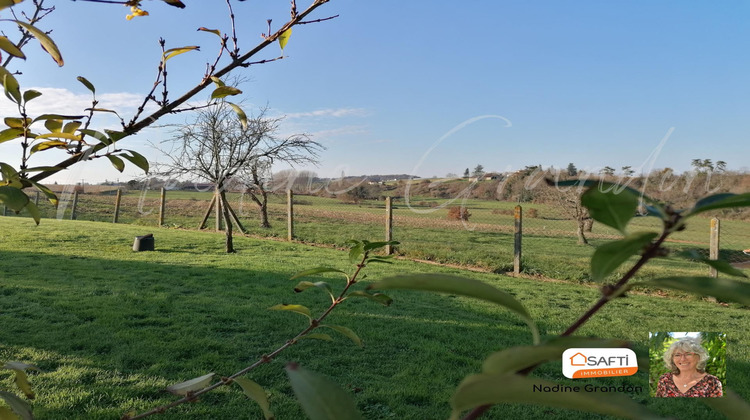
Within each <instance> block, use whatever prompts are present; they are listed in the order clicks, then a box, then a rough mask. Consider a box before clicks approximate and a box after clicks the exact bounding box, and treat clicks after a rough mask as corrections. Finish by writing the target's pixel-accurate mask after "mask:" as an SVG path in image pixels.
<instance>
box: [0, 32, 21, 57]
mask: <svg viewBox="0 0 750 420" xmlns="http://www.w3.org/2000/svg"><path fill="white" fill-rule="evenodd" d="M0 49H2V50H3V51H5V52H7V53H8V54H10V55H12V56H15V57H18V58H23V59H26V56H25V55H24V54H23V52H22V51H21V50H19V49H18V47H16V45H15V44H13V43H12V42H10V40H9V39H8V38H6V37H4V36H0Z"/></svg>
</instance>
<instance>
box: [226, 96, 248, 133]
mask: <svg viewBox="0 0 750 420" xmlns="http://www.w3.org/2000/svg"><path fill="white" fill-rule="evenodd" d="M227 104H229V106H231V107H232V109H233V110H234V112H235V113H236V114H237V118H239V120H240V124H242V129H243V130H247V115H246V114H245V111H243V110H242V108H240V107H239V106H238V105H235V104H233V103H231V102H227Z"/></svg>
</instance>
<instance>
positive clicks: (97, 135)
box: [78, 128, 112, 146]
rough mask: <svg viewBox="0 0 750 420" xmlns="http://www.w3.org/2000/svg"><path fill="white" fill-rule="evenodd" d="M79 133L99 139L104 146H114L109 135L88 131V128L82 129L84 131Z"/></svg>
mask: <svg viewBox="0 0 750 420" xmlns="http://www.w3.org/2000/svg"><path fill="white" fill-rule="evenodd" d="M78 132H79V133H81V134H84V135H87V136H89V137H91V138H94V139H97V140H99V141H100V142H101V143H103V144H105V145H107V146H108V145H110V144H112V140H110V138H109V137H107V135H106V134H104V133H102V132H99V131H96V130H91V129H88V128H82V129H80V130H78Z"/></svg>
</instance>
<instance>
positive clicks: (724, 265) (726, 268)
mask: <svg viewBox="0 0 750 420" xmlns="http://www.w3.org/2000/svg"><path fill="white" fill-rule="evenodd" d="M699 261H700V262H702V263H704V264H706V265H708V266H710V267H713V268H714V269H715V270H716V271H718V272H719V273H724V274H728V275H730V276H734V277H745V278H747V274H745V273H744V272H743V271H742V270H740V269H737V268H734V267H733V266H732V264H730V263H729V262H727V261H724V260H709V259H708V258H700V259H699Z"/></svg>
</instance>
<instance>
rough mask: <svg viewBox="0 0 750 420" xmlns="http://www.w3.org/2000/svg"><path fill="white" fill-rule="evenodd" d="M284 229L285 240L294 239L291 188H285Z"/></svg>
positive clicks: (292, 195) (292, 194)
mask: <svg viewBox="0 0 750 420" xmlns="http://www.w3.org/2000/svg"><path fill="white" fill-rule="evenodd" d="M286 219H287V223H286V230H287V237H286V238H287V240H288V241H290V242H291V241H293V240H294V193H293V192H292V190H291V189H289V190H286Z"/></svg>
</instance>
